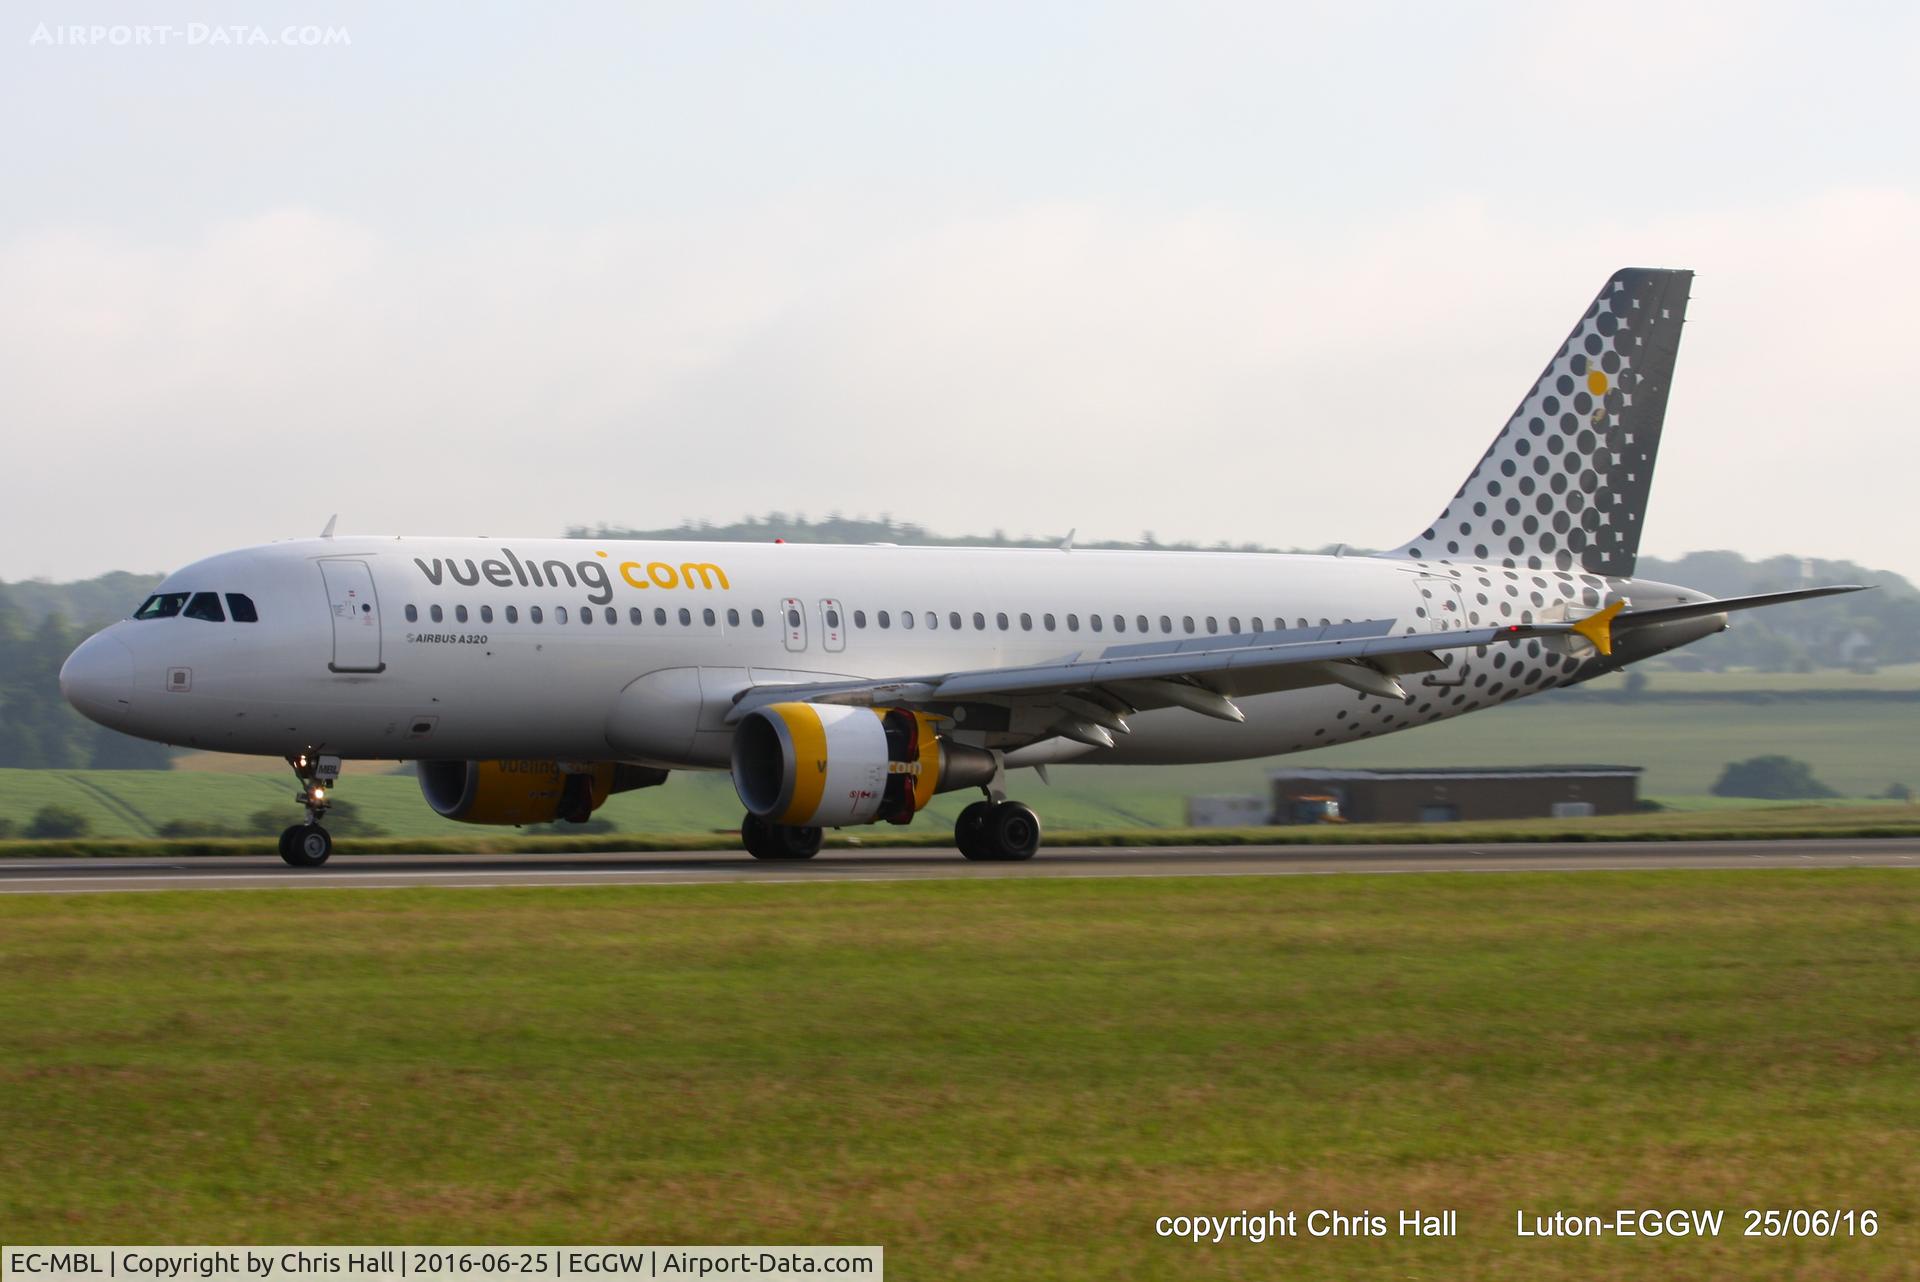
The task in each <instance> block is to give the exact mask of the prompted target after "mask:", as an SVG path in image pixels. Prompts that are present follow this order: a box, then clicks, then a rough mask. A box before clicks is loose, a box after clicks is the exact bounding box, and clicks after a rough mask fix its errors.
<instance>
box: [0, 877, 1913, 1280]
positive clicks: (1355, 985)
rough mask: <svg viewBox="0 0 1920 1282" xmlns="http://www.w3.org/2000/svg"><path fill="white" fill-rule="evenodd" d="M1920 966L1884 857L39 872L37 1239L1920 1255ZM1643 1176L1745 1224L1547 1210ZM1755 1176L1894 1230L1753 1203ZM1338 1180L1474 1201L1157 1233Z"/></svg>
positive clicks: (1406, 1203)
mask: <svg viewBox="0 0 1920 1282" xmlns="http://www.w3.org/2000/svg"><path fill="white" fill-rule="evenodd" d="M1916 957H1920V880H1916V879H1915V878H1914V877H1913V876H1911V875H1910V874H1902V873H1898V872H1874V871H1859V872H1841V873H1827V872H1779V873H1772V872H1742V873H1680V872H1675V873H1649V874H1614V873H1609V874H1604V875H1594V874H1588V875H1565V876H1561V875H1540V874H1528V875H1517V876H1500V875H1488V876H1475V877H1461V876H1451V877H1445V876H1443V877H1426V876H1421V877H1353V878H1223V879H1205V880H1202V879H1194V880H1187V881H1129V880H1105V881H1102V880H1093V881H1037V880H1036V881H1021V882H992V883H940V884H924V883H923V884H904V885H885V886H849V885H841V886H790V887H647V888H618V889H615V888H595V889H581V890H564V891H550V890H525V891H482V892H467V891H431V890H423V891H402V892H385V891H356V892H352V893H337V894H336V893H327V892H312V891H309V892H303V893H299V894H286V893H278V894H276V893H229V894H221V895H188V894H156V895H142V896H131V895H130V896H89V897H74V898H68V899H50V900H49V899H6V900H0V975H4V976H5V979H4V981H0V1124H3V1126H0V1129H3V1131H4V1134H5V1136H6V1143H5V1144H4V1145H0V1238H4V1239H5V1240H8V1241H13V1242H24V1241H54V1242H60V1241H73V1242H230V1241H253V1242H382V1241H399V1242H410V1241H421V1242H428V1241H438V1242H497V1241H507V1242H512V1241H563V1240H564V1241H581V1242H595V1241H613V1242H751V1241H774V1242H782V1241H787V1242H810V1241H841V1242H878V1243H883V1244H885V1245H886V1247H887V1250H888V1264H889V1266H890V1274H891V1276H894V1277H897V1278H903V1279H904V1278H958V1279H990V1278H991V1279H1002V1278H1004V1279H1016V1278H1017V1279H1031V1278H1052V1277H1073V1278H1080V1277H1099V1278H1130V1279H1151V1278H1180V1279H1186V1278H1246V1279H1253V1278H1262V1279H1264V1278H1271V1277H1278V1276H1286V1277H1354V1276H1364V1277H1383V1278H1384V1277H1428V1278H1445V1277H1469V1276H1470V1277H1482V1278H1526V1279H1538V1278H1547V1279H1552V1278H1575V1277H1578V1278H1591V1277H1623V1278H1624V1277H1652V1276H1661V1277H1670V1276H1679V1277H1707V1276H1714V1277H1734V1276H1739V1277H1781V1278H1787V1277H1792V1278H1873V1277H1885V1278H1893V1277H1910V1276H1912V1272H1911V1268H1912V1260H1913V1258H1914V1246H1915V1240H1916V1239H1915V1233H1916V1232H1917V1231H1920V1224H1917V1223H1916V1216H1917V1215H1920V1193H1917V1192H1916V1190H1920V1158H1917V1157H1916V1154H1920V1089H1916V1087H1920V1076H1917V1075H1916V1070H1915V1067H1914V1063H1915V1060H1914V1052H1915V1049H1916V1046H1920V1001H1917V1000H1916V993H1920V971H1917V970H1916ZM1642 1205H1645V1206H1658V1207H1665V1206H1691V1207H1717V1208H1723V1209H1725V1210H1727V1211H1729V1212H1730V1213H1734V1214H1731V1215H1730V1219H1731V1220H1732V1223H1733V1226H1734V1227H1733V1228H1732V1229H1731V1231H1728V1232H1726V1233H1724V1234H1723V1236H1722V1237H1720V1238H1718V1239H1715V1240H1710V1241H1680V1242H1675V1241H1665V1242H1644V1241H1641V1242H1614V1241H1591V1240H1586V1241H1521V1240H1517V1239H1516V1238H1515V1237H1514V1235H1513V1223H1514V1216H1515V1213H1516V1212H1517V1211H1527V1212H1530V1213H1531V1212H1539V1213H1551V1212H1552V1211H1555V1210H1567V1211H1570V1212H1597V1213H1608V1212H1610V1211H1611V1209H1612V1208H1613V1207H1616V1206H1629V1207H1633V1206H1642ZM1747 1206H1754V1207H1761V1208H1765V1207H1795V1206H1802V1207H1853V1208H1859V1209H1865V1208H1872V1209H1874V1210H1876V1211H1877V1212H1878V1214H1879V1216H1880V1220H1881V1227H1880V1231H1879V1234H1878V1236H1876V1237H1874V1238H1872V1239H1867V1240H1861V1239H1854V1240H1850V1241H1834V1242H1807V1243H1793V1242H1786V1243H1783V1242H1779V1241H1762V1240H1747V1239H1743V1238H1741V1237H1740V1236H1738V1225H1739V1223H1740V1220H1739V1217H1738V1215H1737V1211H1738V1210H1739V1209H1740V1208H1743V1207H1747ZM1311 1207H1328V1208H1335V1209H1341V1210H1345V1211H1348V1212H1353V1211H1359V1210H1363V1209H1370V1210H1373V1211H1376V1212H1380V1211H1385V1212H1388V1213H1392V1212H1394V1211H1397V1210H1398V1209H1400V1208H1405V1207H1420V1208H1423V1209H1434V1210H1438V1209H1441V1208H1453V1209H1457V1210H1458V1211H1459V1212H1460V1220H1461V1232H1460V1236H1459V1237H1458V1238H1457V1239H1452V1240H1438V1241H1435V1240H1428V1241H1414V1240H1398V1239H1392V1238H1389V1239H1386V1240H1346V1241H1331V1240H1329V1241H1312V1240H1303V1241H1272V1242H1268V1243H1265V1244H1264V1245H1258V1246H1256V1245H1252V1244H1249V1243H1245V1242H1229V1243H1225V1244H1222V1245H1219V1246H1195V1245H1188V1244H1182V1243H1175V1242H1168V1241H1163V1240H1161V1239H1159V1238H1157V1237H1156V1236H1155V1235H1154V1232H1153V1222H1154V1219H1155V1217H1157V1216H1160V1215H1166V1214H1181V1213H1186V1214H1191V1213H1212V1214H1231V1213H1234V1212H1237V1211H1242V1210H1247V1209H1254V1210H1258V1211H1264V1210H1266V1209H1268V1208H1277V1209H1286V1208H1298V1209H1301V1210H1302V1211H1303V1212H1304V1210H1305V1209H1307V1208H1311Z"/></svg>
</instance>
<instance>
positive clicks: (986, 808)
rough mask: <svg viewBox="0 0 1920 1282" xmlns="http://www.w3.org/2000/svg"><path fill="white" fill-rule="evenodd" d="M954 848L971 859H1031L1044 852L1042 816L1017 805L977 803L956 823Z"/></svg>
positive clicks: (1013, 802)
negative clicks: (1041, 850)
mask: <svg viewBox="0 0 1920 1282" xmlns="http://www.w3.org/2000/svg"><path fill="white" fill-rule="evenodd" d="M953 844H954V845H956V846H958V847H960V853H961V854H963V855H965V856H966V857H967V858H969V859H986V860H1007V861H1012V860H1020V859H1031V858H1033V854H1034V852H1035V851H1036V850H1038V849H1040V816H1039V815H1036V814H1035V813H1033V808H1032V807H1031V806H1026V805H1022V804H1021V803H1020V802H1017V801H991V800H989V801H976V802H974V803H973V804H972V805H971V806H968V807H967V808H966V809H965V810H962V811H961V812H960V818H959V819H957V820H956V821H955V822H954V825H953Z"/></svg>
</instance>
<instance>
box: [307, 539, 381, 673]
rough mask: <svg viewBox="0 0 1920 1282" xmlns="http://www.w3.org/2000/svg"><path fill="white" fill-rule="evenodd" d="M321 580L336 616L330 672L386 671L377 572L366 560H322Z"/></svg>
mask: <svg viewBox="0 0 1920 1282" xmlns="http://www.w3.org/2000/svg"><path fill="white" fill-rule="evenodd" d="M320 577H321V578H322V579H323V580H325V582H326V585H327V606H328V609H329V610H330V612H331V613H332V615H333V662H332V663H329V664H328V665H327V670H328V671H329V672H383V671H385V670H386V666H387V665H386V664H384V663H382V662H381V661H380V602H379V599H378V598H377V597H376V596H375V595H374V591H373V571H372V570H370V569H368V568H367V563H366V562H365V561H322V562H320Z"/></svg>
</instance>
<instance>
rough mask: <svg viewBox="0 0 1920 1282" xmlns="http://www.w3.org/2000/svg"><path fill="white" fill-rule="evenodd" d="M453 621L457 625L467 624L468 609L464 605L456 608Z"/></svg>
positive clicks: (454, 608)
mask: <svg viewBox="0 0 1920 1282" xmlns="http://www.w3.org/2000/svg"><path fill="white" fill-rule="evenodd" d="M453 619H454V622H456V623H465V622H466V621H467V607H466V606H464V605H456V606H454V607H453Z"/></svg>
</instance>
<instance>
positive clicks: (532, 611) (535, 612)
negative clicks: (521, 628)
mask: <svg viewBox="0 0 1920 1282" xmlns="http://www.w3.org/2000/svg"><path fill="white" fill-rule="evenodd" d="M527 622H529V623H538V622H540V607H539V606H537V605H530V606H528V607H527Z"/></svg>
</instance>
